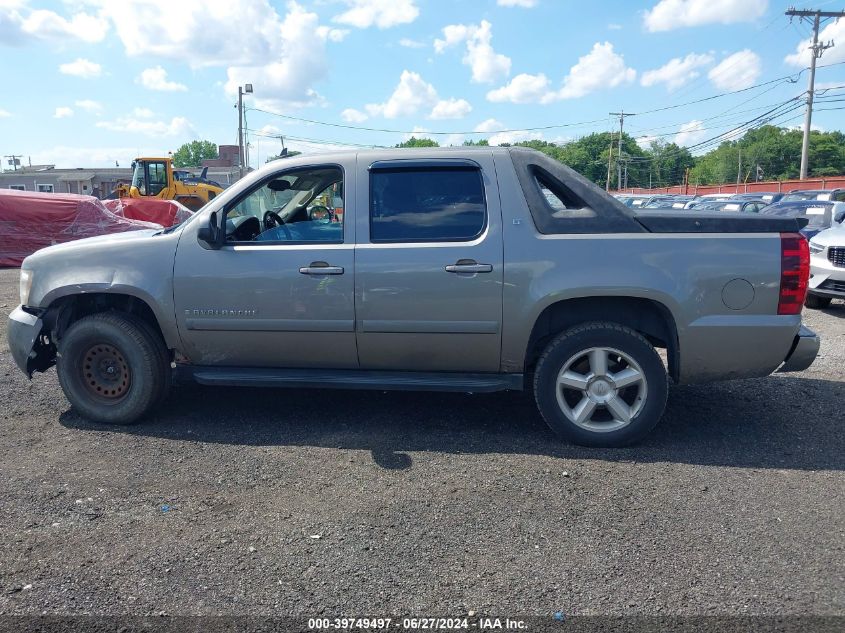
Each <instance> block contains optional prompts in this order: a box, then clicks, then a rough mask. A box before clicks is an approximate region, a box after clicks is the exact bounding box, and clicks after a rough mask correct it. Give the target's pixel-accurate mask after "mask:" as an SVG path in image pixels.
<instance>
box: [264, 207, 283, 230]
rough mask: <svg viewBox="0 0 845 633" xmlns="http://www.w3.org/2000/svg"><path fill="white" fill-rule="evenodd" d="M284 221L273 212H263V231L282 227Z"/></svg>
mask: <svg viewBox="0 0 845 633" xmlns="http://www.w3.org/2000/svg"><path fill="white" fill-rule="evenodd" d="M284 225H285V221H284V220H283V219H282V216H280V215H279V214H278V213H276V212H275V211H265V212H264V228H265V229H273V228H276V227H277V226H284Z"/></svg>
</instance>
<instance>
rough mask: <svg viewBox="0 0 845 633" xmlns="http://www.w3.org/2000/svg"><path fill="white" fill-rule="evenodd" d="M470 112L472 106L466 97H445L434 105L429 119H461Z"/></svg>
mask: <svg viewBox="0 0 845 633" xmlns="http://www.w3.org/2000/svg"><path fill="white" fill-rule="evenodd" d="M470 112H472V106H471V105H470V103H469V101H467V100H466V99H455V98H452V99H445V100H443V101H438V102H437V103H436V104H435V105H434V109H433V110H432V111H431V114H429V115H428V118H429V119H462V118H464V117H465V116H466V115H468V114H469V113H470Z"/></svg>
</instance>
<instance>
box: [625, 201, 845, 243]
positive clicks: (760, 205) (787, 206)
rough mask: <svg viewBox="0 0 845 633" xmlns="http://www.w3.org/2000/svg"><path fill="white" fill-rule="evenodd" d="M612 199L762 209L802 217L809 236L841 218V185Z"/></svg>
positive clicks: (643, 204) (656, 205) (708, 209)
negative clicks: (796, 189)
mask: <svg viewBox="0 0 845 633" xmlns="http://www.w3.org/2000/svg"><path fill="white" fill-rule="evenodd" d="M616 199H617V200H619V201H620V202H622V203H623V204H625V205H626V206H628V207H631V208H634V209H648V210H661V209H663V210H668V211H678V210H687V209H695V210H696V211H697V212H699V213H719V212H732V213H762V214H764V215H776V216H781V217H805V218H807V219H808V223H807V225H806V226H805V227H804V228H803V229H802V231H801V232H802V233H803V234H804V236H805V237H806V238H807V239H810V238H811V237H813V236H814V235H816V234H817V233H819V232H820V231H823V230H825V229H827V228H830V227H831V226H836V225H839V224H842V222H843V221H845V189H816V190H812V191H791V192H789V193H786V194H784V193H779V192H763V191H761V192H754V193H740V194H729V193H712V194H707V195H701V196H688V195H673V194H658V195H643V194H630V195H628V194H617V195H616Z"/></svg>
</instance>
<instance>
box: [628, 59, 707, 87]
mask: <svg viewBox="0 0 845 633" xmlns="http://www.w3.org/2000/svg"><path fill="white" fill-rule="evenodd" d="M712 63H713V56H712V55H708V54H704V55H696V54H695V53H690V54H689V55H687V56H686V57H683V58H681V57H675V58H674V59H670V60H669V61H668V62H667V63H666V64H664V65H663V66H661V67H660V68H657V69H655V70H647V71H646V72H644V73H643V75H642V77H641V78H640V84H642V85H643V86H646V87H649V86H654V85H657V84H661V83H663V84H666V88H667V89H668V90H677V89H678V88H680V87H681V86H684V85H685V84H687V83H689V82H690V81H692V80H693V79H695V78H696V77H698V76H699V75H700V73H699V72H698V71H697V70H696V69H697V68H701V67H702V66H709V65H710V64H712Z"/></svg>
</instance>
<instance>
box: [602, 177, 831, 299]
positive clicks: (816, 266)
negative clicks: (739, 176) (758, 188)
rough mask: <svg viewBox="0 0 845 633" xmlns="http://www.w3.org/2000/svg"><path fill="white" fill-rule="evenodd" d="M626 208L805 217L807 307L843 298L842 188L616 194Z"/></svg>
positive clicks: (803, 232) (648, 210)
mask: <svg viewBox="0 0 845 633" xmlns="http://www.w3.org/2000/svg"><path fill="white" fill-rule="evenodd" d="M615 197H616V199H617V200H619V201H620V202H622V203H623V204H625V205H626V206H628V207H631V208H634V209H639V210H642V211H644V212H651V211H653V210H656V211H660V210H664V211H669V212H671V211H674V212H677V211H679V210H680V211H683V210H694V211H696V212H698V213H708V214H709V213H721V212H732V213H756V214H759V215H769V216H777V217H782V218H799V217H801V218H807V224H806V225H805V226H804V227H803V228H802V229H801V234H802V235H804V237H806V238H807V239H808V240H809V241H810V262H811V273H810V283H809V291H808V294H807V299H806V302H805V305H806V306H807V307H808V308H826V307H827V306H829V305H830V302H831V301H832V300H833V299H834V298H839V299H845V189H815V190H811V191H791V192H789V193H779V192H754V193H740V194H729V193H714V194H707V195H702V196H685V195H672V194H659V195H645V194H617V195H616V196H615Z"/></svg>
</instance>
